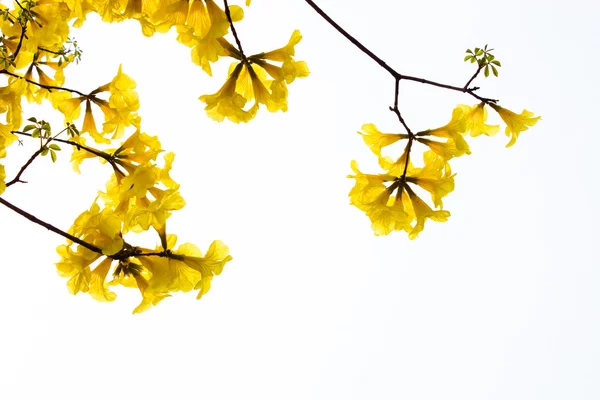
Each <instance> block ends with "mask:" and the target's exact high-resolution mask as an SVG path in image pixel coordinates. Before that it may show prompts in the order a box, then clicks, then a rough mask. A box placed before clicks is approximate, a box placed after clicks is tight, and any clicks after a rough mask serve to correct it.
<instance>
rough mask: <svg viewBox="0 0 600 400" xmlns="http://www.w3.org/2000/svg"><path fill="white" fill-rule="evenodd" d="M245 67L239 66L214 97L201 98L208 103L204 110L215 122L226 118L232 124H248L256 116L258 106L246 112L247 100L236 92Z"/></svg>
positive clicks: (204, 96)
mask: <svg viewBox="0 0 600 400" xmlns="http://www.w3.org/2000/svg"><path fill="white" fill-rule="evenodd" d="M242 68H243V65H242V64H241V63H239V64H237V66H236V67H235V69H234V70H233V72H231V74H230V75H229V78H227V81H226V82H225V84H224V85H223V87H221V89H219V91H218V92H217V93H215V94H212V95H203V96H200V100H202V101H203V102H205V103H206V107H205V108H204V109H205V110H206V112H207V114H208V116H209V117H211V118H212V119H214V120H215V121H219V122H221V121H223V120H224V119H225V118H227V119H229V120H230V121H232V122H236V123H239V122H248V121H250V120H251V119H252V118H254V116H255V115H256V111H257V110H258V104H255V106H254V107H252V108H250V109H249V110H247V111H246V110H244V106H245V105H246V99H245V98H244V96H242V95H241V94H239V93H238V92H236V90H235V89H236V85H237V80H238V78H239V77H240V74H241V72H242Z"/></svg>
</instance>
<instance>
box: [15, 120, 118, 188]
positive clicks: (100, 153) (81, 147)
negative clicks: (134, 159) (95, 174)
mask: <svg viewBox="0 0 600 400" xmlns="http://www.w3.org/2000/svg"><path fill="white" fill-rule="evenodd" d="M11 133H14V134H16V135H23V136H28V137H33V135H32V134H31V133H27V132H21V131H11ZM52 140H53V141H55V142H60V143H65V144H69V145H71V146H73V147H76V148H77V150H85V151H87V152H88V153H91V154H93V155H95V156H97V157H100V158H102V159H104V160H106V162H108V163H109V164H110V165H111V166H112V167H113V170H114V171H115V172H117V173H118V174H119V175H121V176H125V173H124V172H123V171H121V169H120V168H119V167H118V165H117V164H116V160H115V157H114V155H112V154H109V153H105V152H103V151H100V150H96V149H94V148H92V147H87V146H85V145H83V144H81V143H77V142H74V141H72V140H65V139H58V138H54V139H52ZM7 186H8V185H7Z"/></svg>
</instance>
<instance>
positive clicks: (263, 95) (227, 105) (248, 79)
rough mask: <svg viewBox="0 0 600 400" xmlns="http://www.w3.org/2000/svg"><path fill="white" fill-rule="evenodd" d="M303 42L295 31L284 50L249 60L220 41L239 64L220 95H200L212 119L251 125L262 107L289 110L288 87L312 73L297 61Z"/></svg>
mask: <svg viewBox="0 0 600 400" xmlns="http://www.w3.org/2000/svg"><path fill="white" fill-rule="evenodd" d="M301 39H302V35H300V32H299V31H297V30H296V31H294V32H293V33H292V37H291V38H290V40H289V42H288V44H287V45H285V46H284V47H281V48H279V49H277V50H273V51H269V52H266V53H259V54H255V55H253V56H250V57H248V58H245V57H244V56H243V54H241V52H240V51H239V50H237V49H236V48H235V47H233V46H232V45H231V44H230V43H229V42H227V41H226V40H225V39H220V40H219V42H220V43H221V44H222V45H223V48H225V49H226V52H227V53H226V54H227V55H229V56H231V57H233V58H235V59H237V60H239V61H238V62H235V63H233V64H232V65H231V67H230V73H229V78H228V79H227V81H226V82H225V84H224V85H223V86H222V87H221V89H219V91H218V92H216V93H215V94H211V95H203V96H200V100H202V101H203V102H205V103H206V108H205V109H206V111H207V113H208V115H209V117H211V118H212V119H214V120H216V121H223V120H224V119H225V118H227V119H229V120H230V121H233V122H236V123H239V122H248V121H249V120H251V119H252V118H254V116H255V115H256V112H257V111H258V108H259V104H263V105H264V106H265V107H266V108H267V110H268V111H270V112H276V111H287V108H288V105H287V95H288V89H287V85H288V84H290V83H292V82H293V81H294V80H295V79H296V78H304V77H306V76H308V74H309V70H308V66H307V65H306V63H305V62H304V61H296V60H294V55H295V46H296V44H298V43H299V42H300V40H301ZM273 62H276V63H281V64H280V65H275V64H273ZM248 101H254V103H253V104H252V106H251V107H246V103H247V102H248Z"/></svg>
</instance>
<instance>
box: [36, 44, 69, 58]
mask: <svg viewBox="0 0 600 400" xmlns="http://www.w3.org/2000/svg"><path fill="white" fill-rule="evenodd" d="M38 50H41V51H45V52H46V53H52V54H56V55H57V56H65V55H67V54H69V52H68V51H53V50H49V49H47V48H45V47H39V46H38Z"/></svg>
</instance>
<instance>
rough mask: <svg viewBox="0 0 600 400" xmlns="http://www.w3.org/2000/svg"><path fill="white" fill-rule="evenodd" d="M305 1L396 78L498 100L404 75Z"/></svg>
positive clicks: (488, 100) (472, 91)
mask: <svg viewBox="0 0 600 400" xmlns="http://www.w3.org/2000/svg"><path fill="white" fill-rule="evenodd" d="M305 1H306V2H307V3H308V5H309V6H311V7H312V8H313V9H314V10H315V11H316V12H317V14H319V15H320V16H321V17H323V19H324V20H326V21H327V22H329V24H330V25H331V26H333V27H334V28H335V29H336V30H337V31H338V32H339V33H341V34H342V35H343V36H344V37H345V38H346V39H348V40H349V41H350V42H351V43H352V44H354V45H355V46H356V47H358V48H359V49H360V50H361V51H362V52H363V53H365V54H366V55H368V56H369V57H370V58H371V59H372V60H373V61H375V62H376V63H377V64H379V66H381V67H382V68H383V69H385V70H386V71H387V72H389V73H390V74H391V75H392V76H393V77H394V78H396V79H404V80H407V81H413V82H419V83H423V84H426V85H431V86H436V87H439V88H443V89H448V90H454V91H457V92H462V93H466V94H469V95H471V96H473V97H475V98H476V99H478V100H479V101H482V102H484V103H488V104H489V103H496V102H497V101H498V100H495V99H489V98H485V97H481V96H479V95H477V94H476V93H474V91H475V89H469V88H464V87H458V86H453V85H448V84H445V83H439V82H435V81H431V80H429V79H424V78H419V77H416V76H410V75H403V74H401V73H399V72H398V71H396V70H395V69H393V68H392V67H390V66H389V65H388V64H387V63H386V62H385V61H383V60H382V59H381V58H379V57H378V56H377V55H375V54H374V53H373V52H372V51H371V50H369V49H368V48H366V47H365V46H364V45H363V44H362V43H360V42H359V41H358V40H357V39H356V38H355V37H354V36H352V35H351V34H349V33H348V32H347V31H346V30H344V29H343V28H342V27H341V26H339V25H338V24H337V23H336V22H335V21H334V20H333V19H331V17H329V15H327V14H326V13H325V11H323V10H322V9H321V8H320V7H319V6H317V5H316V4H315V2H314V1H312V0H305Z"/></svg>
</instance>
